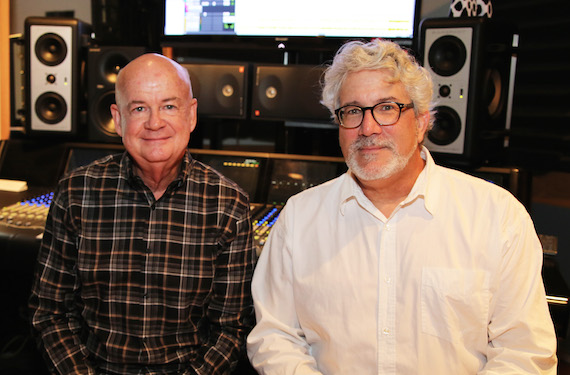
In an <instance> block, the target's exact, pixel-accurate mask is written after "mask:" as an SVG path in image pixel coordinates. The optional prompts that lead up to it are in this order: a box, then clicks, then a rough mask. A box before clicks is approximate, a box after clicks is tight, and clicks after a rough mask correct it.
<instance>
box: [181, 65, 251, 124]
mask: <svg viewBox="0 0 570 375" xmlns="http://www.w3.org/2000/svg"><path fill="white" fill-rule="evenodd" d="M182 66H183V67H185V68H186V69H187V70H188V73H189V74H190V80H191V81H192V93H193V95H194V97H195V98H196V99H197V100H198V116H201V117H211V118H245V115H246V110H245V108H246V102H247V77H248V66H247V65H244V64H213V63H212V64H210V63H206V64H198V63H196V64H194V63H188V64H182Z"/></svg>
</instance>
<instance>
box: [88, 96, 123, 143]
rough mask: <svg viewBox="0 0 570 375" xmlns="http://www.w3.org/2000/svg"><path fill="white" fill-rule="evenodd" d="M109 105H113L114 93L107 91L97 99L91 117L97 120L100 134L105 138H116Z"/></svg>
mask: <svg viewBox="0 0 570 375" xmlns="http://www.w3.org/2000/svg"><path fill="white" fill-rule="evenodd" d="M111 104H115V91H109V92H107V93H105V94H103V95H102V96H101V97H100V98H99V100H98V101H97V103H96V105H95V113H94V114H93V115H94V116H95V118H96V119H97V121H96V123H97V124H98V126H99V128H100V130H101V132H103V133H104V134H105V135H107V136H114V137H118V135H117V132H116V130H115V121H114V120H113V116H111V109H110V108H111Z"/></svg>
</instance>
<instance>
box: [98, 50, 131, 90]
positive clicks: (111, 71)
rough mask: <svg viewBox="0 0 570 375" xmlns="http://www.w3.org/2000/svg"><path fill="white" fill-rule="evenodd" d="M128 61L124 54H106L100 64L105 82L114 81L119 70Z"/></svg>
mask: <svg viewBox="0 0 570 375" xmlns="http://www.w3.org/2000/svg"><path fill="white" fill-rule="evenodd" d="M129 61H130V60H129V59H128V58H127V57H126V56H124V55H122V54H120V53H112V54H110V55H108V56H107V58H106V59H105V61H104V62H103V64H101V75H102V76H103V78H104V79H105V80H106V81H107V82H110V83H115V82H116V81H117V75H118V74H119V70H121V69H122V68H123V67H124V66H125V65H127V64H128V63H129Z"/></svg>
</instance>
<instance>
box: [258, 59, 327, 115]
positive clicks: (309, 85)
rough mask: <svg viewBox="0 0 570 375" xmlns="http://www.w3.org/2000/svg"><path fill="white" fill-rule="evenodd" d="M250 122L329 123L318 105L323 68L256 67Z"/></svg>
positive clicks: (321, 106) (320, 105)
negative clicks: (263, 120)
mask: <svg viewBox="0 0 570 375" xmlns="http://www.w3.org/2000/svg"><path fill="white" fill-rule="evenodd" d="M254 71H255V84H254V87H253V94H252V114H251V116H252V118H256V119H270V120H285V121H287V120H291V121H314V122H330V113H329V111H328V110H327V109H326V107H324V106H323V105H322V104H321V103H320V98H321V87H320V79H321V76H322V74H323V72H324V68H322V67H318V66H313V65H275V66H272V65H256V66H255V67H254Z"/></svg>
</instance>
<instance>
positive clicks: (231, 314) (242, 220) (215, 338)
mask: <svg viewBox="0 0 570 375" xmlns="http://www.w3.org/2000/svg"><path fill="white" fill-rule="evenodd" d="M232 199H233V200H234V204H233V205H231V209H230V211H231V212H229V213H227V214H226V215H223V219H222V221H223V222H222V223H221V224H220V226H221V228H222V236H221V239H220V243H219V253H218V256H217V258H216V265H215V267H216V271H215V276H214V280H213V289H212V297H211V300H210V302H209V306H208V310H207V312H206V317H207V321H208V323H207V324H208V332H209V338H208V341H207V344H206V345H204V346H203V347H202V348H201V349H200V352H199V353H198V355H197V357H196V358H197V359H196V361H195V362H193V363H192V367H193V368H194V371H195V372H196V373H197V374H203V375H213V374H226V373H229V370H230V369H231V368H233V367H235V365H236V364H237V361H238V359H239V357H240V353H241V352H242V351H243V350H245V338H246V336H247V334H248V333H249V331H250V330H251V327H252V326H253V320H254V316H253V302H252V299H251V278H252V275H253V268H254V266H255V261H256V253H255V250H254V247H253V238H252V233H251V216H250V215H251V214H250V210H249V204H248V203H247V200H245V201H244V200H243V199H240V198H239V197H238V198H237V201H238V202H239V204H235V201H236V197H232Z"/></svg>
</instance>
